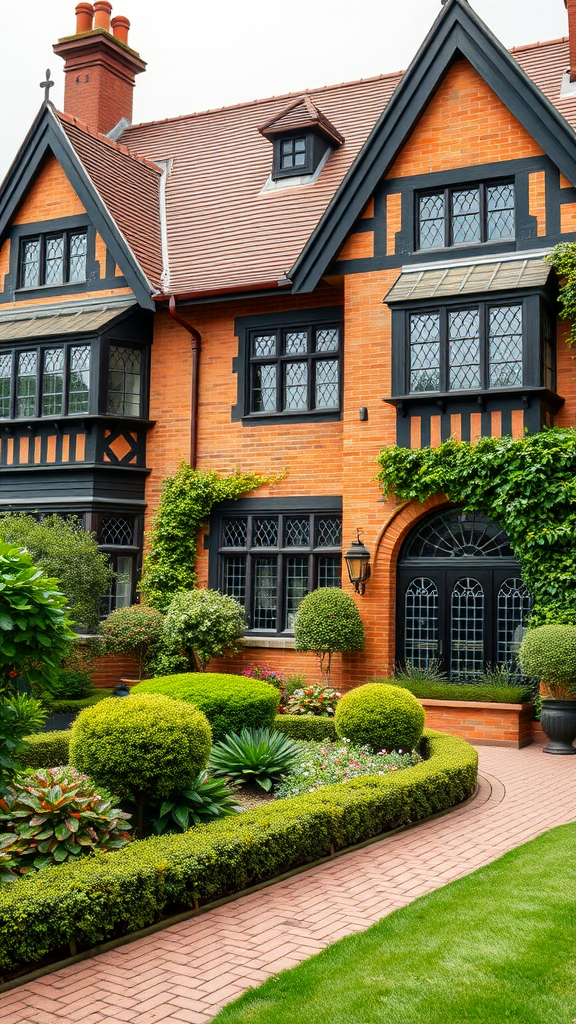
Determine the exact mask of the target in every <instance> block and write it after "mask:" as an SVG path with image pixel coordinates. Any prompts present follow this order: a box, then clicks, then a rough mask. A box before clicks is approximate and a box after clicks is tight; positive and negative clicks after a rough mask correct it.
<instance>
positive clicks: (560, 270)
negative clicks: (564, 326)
mask: <svg viewBox="0 0 576 1024" xmlns="http://www.w3.org/2000/svg"><path fill="white" fill-rule="evenodd" d="M544 258H545V260H546V262H547V263H550V264H551V266H553V267H554V270H555V271H556V273H557V274H558V278H559V280H560V291H559V293H558V302H559V305H560V313H559V315H560V317H561V319H562V320H570V321H571V325H570V335H569V337H568V339H567V340H568V344H569V345H576V243H574V242H560V244H559V245H555V246H554V248H553V249H552V252H551V253H549V254H548V256H545V257H544Z"/></svg>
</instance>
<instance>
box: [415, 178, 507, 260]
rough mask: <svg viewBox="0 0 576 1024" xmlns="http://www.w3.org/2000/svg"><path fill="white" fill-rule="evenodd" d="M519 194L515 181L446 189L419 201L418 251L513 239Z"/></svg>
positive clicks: (424, 196)
mask: <svg viewBox="0 0 576 1024" xmlns="http://www.w3.org/2000/svg"><path fill="white" fill-rule="evenodd" d="M515 234H516V195H515V188H514V184H513V183H512V182H509V181H508V182H507V181H504V182H492V183H484V182H481V183H480V184H479V185H469V186H466V187H460V188H447V189H442V190H440V191H438V192H435V193H433V194H428V195H421V196H420V197H419V199H418V238H417V240H416V247H417V248H419V249H442V248H444V247H446V246H451V245H479V244H482V243H483V242H499V241H505V240H508V239H513V238H514V237H515Z"/></svg>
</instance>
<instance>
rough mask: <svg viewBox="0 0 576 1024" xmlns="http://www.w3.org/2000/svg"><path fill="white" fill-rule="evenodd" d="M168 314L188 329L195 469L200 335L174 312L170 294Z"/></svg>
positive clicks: (194, 464) (174, 308)
mask: <svg viewBox="0 0 576 1024" xmlns="http://www.w3.org/2000/svg"><path fill="white" fill-rule="evenodd" d="M168 310H169V312H170V316H172V317H174V320H175V321H176V323H177V324H180V326H181V327H183V328H184V330H185V331H188V334H189V335H190V339H191V346H192V381H191V395H190V465H191V467H192V469H196V455H197V447H198V368H199V364H200V346H201V342H202V337H201V335H200V333H199V332H198V331H197V330H196V328H195V327H192V326H191V324H188V323H186V321H185V320H183V319H182V317H181V316H179V315H178V313H177V312H176V299H175V298H174V296H173V295H171V296H170V301H169V303H168Z"/></svg>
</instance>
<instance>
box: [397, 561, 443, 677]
mask: <svg viewBox="0 0 576 1024" xmlns="http://www.w3.org/2000/svg"><path fill="white" fill-rule="evenodd" d="M438 604H439V595H438V588H437V586H436V584H435V583H434V582H433V581H432V580H430V579H427V578H426V577H424V576H419V577H418V578H417V579H415V580H412V582H411V583H410V585H409V586H408V587H407V589H406V594H405V597H404V606H405V607H404V654H405V658H406V663H407V664H410V665H411V666H412V668H428V666H429V665H430V664H431V663H432V662H435V661H437V660H438V651H439V645H438Z"/></svg>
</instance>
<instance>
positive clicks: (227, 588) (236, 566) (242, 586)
mask: <svg viewBox="0 0 576 1024" xmlns="http://www.w3.org/2000/svg"><path fill="white" fill-rule="evenodd" d="M222 589H223V591H224V593H225V594H228V596H229V597H235V598H236V600H237V601H238V602H239V603H240V604H241V605H244V602H245V600H246V559H245V558H244V557H242V556H241V555H234V556H233V557H232V558H230V557H228V558H225V559H224V585H223V587H222Z"/></svg>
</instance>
